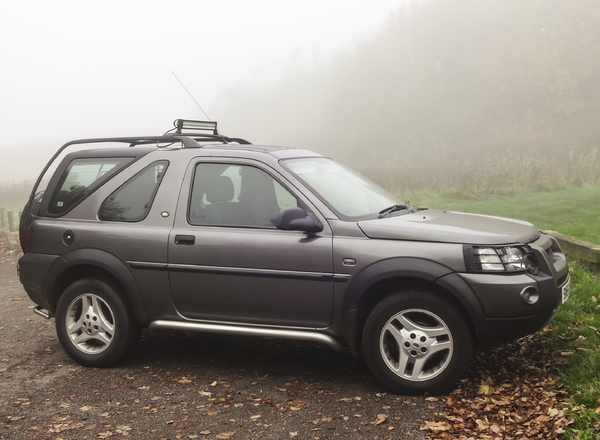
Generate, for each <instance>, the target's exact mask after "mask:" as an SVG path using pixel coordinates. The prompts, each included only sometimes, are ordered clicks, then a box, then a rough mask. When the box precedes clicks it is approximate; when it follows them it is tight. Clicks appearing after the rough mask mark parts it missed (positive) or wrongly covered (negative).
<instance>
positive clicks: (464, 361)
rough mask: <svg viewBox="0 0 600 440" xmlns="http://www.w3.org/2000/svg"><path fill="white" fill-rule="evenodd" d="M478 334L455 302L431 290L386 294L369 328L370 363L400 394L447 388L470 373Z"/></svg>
mask: <svg viewBox="0 0 600 440" xmlns="http://www.w3.org/2000/svg"><path fill="white" fill-rule="evenodd" d="M472 345H473V342H472V337H471V333H470V331H469V328H468V327H467V325H466V324H465V322H464V318H463V317H462V315H461V314H460V313H459V312H458V311H457V310H456V309H455V308H454V306H453V305H452V304H450V303H449V302H447V301H445V300H443V299H442V298H440V297H438V296H436V295H433V294H431V293H428V292H420V291H410V292H399V293H396V294H393V295H391V296H388V297H386V298H384V299H383V300H382V301H381V302H380V303H379V304H377V305H376V306H375V308H374V309H373V310H372V311H371V313H370V314H369V317H368V318H367V322H366V323H365V327H364V329H363V352H364V355H365V358H366V360H367V363H368V365H369V368H370V369H371V371H372V372H373V374H374V375H375V377H377V379H378V380H379V381H380V382H381V383H383V384H384V385H385V386H386V387H388V388H389V389H391V390H393V391H395V392H397V393H399V394H422V393H425V392H428V393H430V394H438V393H441V392H443V391H445V390H447V389H448V388H450V387H451V386H452V385H454V384H455V383H456V382H457V381H458V380H459V379H460V378H461V377H462V376H463V375H464V373H465V371H466V369H467V367H468V365H469V361H470V359H471V355H472V350H473V349H472Z"/></svg>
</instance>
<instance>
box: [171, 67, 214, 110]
mask: <svg viewBox="0 0 600 440" xmlns="http://www.w3.org/2000/svg"><path fill="white" fill-rule="evenodd" d="M171 73H172V74H173V76H174V77H175V79H176V80H177V81H179V84H181V87H183V90H185V91H186V92H187V94H188V95H190V98H192V99H193V100H194V102H195V103H196V105H197V106H198V108H199V109H200V110H202V113H204V116H206V119H208V120H209V121H211V122H212V119H210V118H209V117H208V115H207V114H206V112H205V111H204V109H203V108H202V107H200V104H198V101H196V99H195V98H194V97H193V96H192V94H191V93H190V91H189V90H188V89H187V88H186V87H185V86H184V85H183V83H182V82H181V80H180V79H179V78H177V75H175V72H173V71H172V70H171Z"/></svg>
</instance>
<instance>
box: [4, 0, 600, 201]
mask: <svg viewBox="0 0 600 440" xmlns="http://www.w3.org/2000/svg"><path fill="white" fill-rule="evenodd" d="M109 3H110V2H109ZM200 3H201V4H203V5H204V3H203V2H199V3H198V4H200ZM225 3H227V2H225ZM259 3H260V2H259ZM267 3H269V4H270V8H271V9H263V10H260V8H259V10H258V13H257V11H256V10H253V8H252V7H251V6H246V8H247V9H242V10H232V11H230V14H229V15H225V16H223V21H219V24H218V26H214V27H213V24H207V22H206V21H205V20H202V19H201V17H202V11H201V10H200V11H196V12H197V13H198V16H197V17H194V16H193V14H185V12H184V13H183V14H182V15H180V14H178V13H175V11H174V10H173V7H171V13H170V14H169V15H167V16H165V17H164V18H163V21H153V19H152V17H154V16H152V17H150V15H148V14H150V12H151V11H152V10H155V12H156V11H158V12H160V8H159V9H157V6H156V5H158V4H160V3H158V2H156V3H154V2H149V3H148V5H149V6H148V8H146V6H143V5H146V3H143V4H141V3H137V4H138V6H139V10H138V11H135V14H133V11H129V13H130V14H133V15H128V16H116V17H113V16H104V15H103V14H104V13H103V12H102V11H103V9H102V8H101V7H100V6H98V7H97V8H98V10H97V11H94V14H97V15H93V14H92V15H90V16H89V22H84V23H83V24H76V29H79V31H80V32H82V33H83V34H84V35H85V29H84V28H85V27H86V26H88V27H89V26H92V27H93V28H94V29H99V28H98V26H100V27H102V26H104V27H106V26H107V25H108V23H107V22H106V21H104V20H107V21H108V22H112V21H111V20H113V19H115V20H117V22H118V23H117V26H116V27H114V26H113V27H111V28H110V29H111V32H115V33H116V34H117V35H118V38H117V39H116V40H114V39H112V38H108V37H106V38H105V40H106V42H107V44H108V43H110V44H117V45H119V44H120V45H125V46H127V47H129V49H128V50H127V51H125V52H124V53H121V52H120V51H118V50H116V49H115V52H114V53H112V52H111V50H110V47H112V46H110V44H109V45H108V46H107V48H106V50H100V49H101V48H102V47H103V46H102V40H100V42H99V43H98V44H99V45H98V46H94V47H93V49H94V50H95V51H96V53H97V56H98V60H97V61H98V62H97V64H95V65H92V66H89V65H85V64H83V65H82V64H81V63H80V62H79V61H78V60H79V59H80V58H79V57H78V55H77V51H84V50H85V47H84V46H85V40H83V42H82V41H79V40H78V35H77V32H67V31H64V32H63V31H60V32H62V33H63V34H64V35H63V34H61V35H62V36H61V38H62V39H63V40H64V44H67V45H72V46H73V48H74V51H73V53H72V59H71V60H70V61H69V63H70V64H69V66H70V68H69V69H67V70H65V69H60V66H58V68H59V70H61V73H60V74H61V75H64V76H67V78H69V81H70V84H71V86H72V85H73V84H75V85H76V86H77V89H73V88H68V89H67V90H66V91H64V92H63V91H61V90H56V89H54V88H53V86H52V84H51V83H50V82H48V83H47V84H46V86H47V87H49V88H51V89H52V90H54V94H53V95H52V97H51V98H49V99H47V100H46V101H43V102H40V101H38V100H37V99H36V95H35V94H28V93H27V90H26V89H27V87H28V86H27V85H22V88H21V89H18V88H17V92H18V96H19V97H18V98H15V97H14V96H12V97H9V99H8V101H6V100H5V97H1V98H2V99H1V102H3V103H4V104H2V106H3V112H7V111H10V112H11V115H12V116H11V117H12V118H13V119H10V118H8V120H7V119H6V116H3V122H2V123H3V126H4V128H5V131H11V128H13V127H14V125H15V124H17V125H18V123H19V122H16V121H17V120H19V121H22V120H23V119H25V120H27V118H28V117H29V115H30V114H36V115H37V116H36V119H35V120H33V121H30V123H29V124H28V126H27V128H25V129H24V130H23V129H21V130H17V131H15V132H12V133H11V136H13V137H12V138H10V139H11V140H10V141H9V142H8V143H7V142H6V141H3V144H2V146H0V148H9V147H11V146H13V148H12V149H11V150H10V151H11V153H10V154H9V156H11V157H12V156H14V157H17V156H18V154H17V151H26V150H27V148H30V147H29V146H28V145H29V144H31V145H33V144H36V143H37V144H44V148H47V145H49V142H48V141H52V144H51V147H49V148H50V151H49V154H48V157H49V156H50V154H51V153H53V152H54V151H55V150H56V148H58V147H59V146H60V144H62V143H63V142H66V141H68V140H70V139H72V138H78V137H97V136H116V135H139V134H148V135H154V134H160V133H162V132H164V131H166V130H167V129H169V128H171V127H170V124H171V122H172V120H173V119H176V118H180V117H187V118H194V119H204V116H203V115H202V113H201V112H200V110H199V109H198V108H197V107H196V106H195V104H194V103H193V101H192V100H191V99H190V98H189V96H187V94H186V93H185V91H184V90H183V89H182V88H181V86H180V85H179V84H178V83H177V81H176V80H175V79H174V78H173V77H172V76H171V75H172V74H171V71H175V72H176V73H177V75H178V77H179V78H180V79H181V80H182V81H183V82H184V84H186V87H187V88H188V89H189V90H190V92H191V93H192V94H193V95H194V97H195V98H196V99H197V100H198V101H199V102H201V103H202V105H203V107H204V109H205V110H206V111H207V113H208V114H209V116H210V117H211V118H212V119H213V120H217V121H218V122H219V128H220V130H221V132H222V133H224V134H226V135H228V136H236V137H243V138H246V139H248V140H250V141H251V142H253V143H256V144H278V145H289V146H295V147H300V148H308V149H311V150H313V151H316V152H319V153H321V154H324V155H329V156H331V157H333V158H335V159H337V160H339V161H341V162H343V163H346V164H348V165H350V166H352V167H353V168H355V169H357V170H358V171H360V172H362V173H363V174H366V175H367V176H368V177H370V178H371V179H373V180H375V181H377V182H378V183H380V184H382V186H384V187H386V188H387V189H389V190H391V191H392V192H395V193H396V194H397V195H399V196H400V197H401V198H402V196H403V194H405V193H408V194H411V193H415V192H418V191H422V190H429V189H431V190H438V191H440V190H447V191H464V190H469V191H485V192H494V191H497V190H498V189H508V190H525V191H535V190H543V189H551V188H553V187H556V186H557V185H566V184H581V183H583V182H587V181H593V182H595V181H597V179H598V177H599V176H600V166H599V164H598V158H597V153H598V145H599V140H600V124H599V123H598V115H599V114H600V113H599V110H600V108H599V107H600V100H599V98H600V53H599V52H600V3H598V2H596V1H587V0H569V1H567V0H528V1H527V2H523V1H518V0H452V1H442V0H420V1H406V2H384V3H379V4H378V3H377V2H374V3H373V5H375V4H378V5H379V7H378V8H377V7H376V6H372V5H369V6H367V7H366V8H367V9H361V8H364V6H358V2H356V3H355V2H332V3H331V5H334V4H335V7H333V6H332V7H327V6H323V5H327V4H328V2H321V3H316V2H315V3H311V2H307V3H306V5H305V6H301V5H300V4H298V6H292V3H288V2H267ZM11 4H12V3H11ZM173 4H174V5H175V7H174V9H175V10H176V9H177V5H180V6H185V5H188V6H189V5H190V3H187V2H174V3H173ZM238 4H240V5H241V3H238ZM248 4H249V5H250V4H253V3H248ZM294 5H295V4H294ZM302 5H303V4H302ZM319 5H321V6H319ZM45 7H46V8H52V6H45ZM74 7H75V8H77V7H80V8H83V6H74ZM242 8H243V7H242ZM319 8H320V9H319ZM365 11H370V12H369V13H367V12H365ZM373 11H376V12H373ZM48 12H49V13H50V12H51V11H48ZM236 12H237V13H236ZM215 14H217V13H216V12H215ZM252 14H255V15H252ZM369 14H370V15H369ZM216 16H218V14H217V15H216ZM4 17H5V16H4ZM134 17H135V18H134ZM257 17H258V18H257ZM350 17H354V20H356V21H355V22H352V20H353V19H351V18H350ZM145 19H148V20H147V21H145ZM253 19H256V20H257V22H256V23H255V22H253ZM0 20H4V18H0ZM40 20H41V21H43V20H42V19H40ZM65 20H66V19H65ZM209 21H210V20H209ZM342 22H343V23H346V25H347V26H348V28H344V27H343V26H342V27H340V28H336V26H338V25H339V23H342ZM140 23H142V24H143V25H142V26H141V27H140ZM63 24H64V25H65V26H66V25H67V24H68V23H63ZM46 25H51V26H52V31H55V30H56V28H57V27H58V28H60V26H61V24H60V23H58V26H57V23H46ZM71 25H72V24H71ZM77 26H81V27H77ZM188 26H194V29H195V31H196V32H197V36H196V37H195V39H190V38H189V35H188V34H181V32H183V31H182V30H181V29H182V28H187V27H188ZM293 26H297V28H294V29H295V31H294V32H292V33H291V34H293V35H294V38H297V39H296V40H286V38H287V37H285V38H284V36H285V35H287V32H288V30H289V29H290V28H293ZM205 27H208V28H210V29H209V30H210V31H209V32H207V31H206V29H204V28H205ZM240 29H241V31H240ZM60 32H59V33H60ZM104 32H106V29H104ZM20 35H22V32H21V34H20ZM103 35H104V34H103ZM106 35H108V34H106ZM233 36H235V38H233ZM173 37H175V38H173ZM39 38H40V39H39V40H37V42H38V43H41V44H43V36H39ZM2 40H5V39H4V38H3V39H2ZM305 40H306V41H305ZM142 42H145V43H144V44H146V43H148V42H151V43H152V44H151V45H150V47H151V48H152V51H150V52H148V48H147V47H146V46H144V48H143V50H142V47H141V46H139V45H141V44H142ZM20 44H22V42H20V41H12V42H11V43H7V42H6V41H2V42H1V43H0V45H2V46H4V49H3V50H6V46H7V45H11V46H13V47H12V49H11V50H13V52H14V53H15V54H16V53H17V52H18V47H19V45H20ZM32 44H35V43H32ZM280 44H281V46H280ZM2 46H0V47H2ZM174 46H177V48H175V47H174ZM182 48H183V49H182ZM75 49H77V50H75ZM179 50H183V51H184V52H185V54H186V55H185V56H182V55H181V52H178V51H179ZM98 51H99V52H98ZM173 51H175V52H176V53H177V54H178V57H177V59H175V58H173V57H172V56H171V55H170V54H172V53H173ZM50 52H52V51H50ZM218 52H227V54H228V55H229V58H227V62H225V63H224V64H219V63H218V62H211V56H212V57H213V58H212V60H213V61H216V60H217V59H218V57H217V53H218ZM17 58H18V56H17ZM50 58H51V53H50V54H48V59H45V60H42V61H43V62H42V63H41V64H40V65H39V68H40V69H41V71H43V72H46V73H47V74H48V75H49V76H48V78H52V76H51V74H50V73H49V71H48V68H49V67H54V68H56V67H57V66H53V65H52V64H50V63H51V60H50ZM5 59H6V58H5ZM8 59H10V58H8ZM20 62H24V60H21V61H20ZM8 65H9V66H11V63H9V64H8ZM12 67H14V65H12ZM12 67H10V68H12ZM17 67H18V65H17ZM96 70H100V71H102V72H104V75H105V79H106V78H111V81H108V80H106V81H99V80H98V79H97V77H96V76H94V75H95V73H94V75H92V72H96ZM15 71H16V72H18V73H19V75H21V76H22V75H25V76H26V77H27V75H31V74H32V73H28V72H23V69H18V68H17V69H15ZM38 74H39V72H38ZM131 74H133V78H134V80H133V81H131V80H129V81H126V82H123V81H122V83H121V84H120V85H118V86H115V87H116V93H114V92H115V90H113V89H111V88H110V87H111V85H112V84H118V83H119V82H118V79H119V78H125V77H127V78H129V79H131V78H132V76H131ZM3 75H5V73H3ZM136 76H139V81H136V80H135V78H136ZM42 77H44V76H43V75H42ZM32 78H33V77H32ZM36 78H38V77H36ZM148 78H153V79H154V80H153V81H150V82H146V81H147V79H148ZM21 79H22V78H13V82H16V83H17V84H25V83H23V82H22V81H21V82H19V81H20V80H21ZM92 79H95V81H96V82H92V81H91V80H92ZM112 80H117V81H115V82H112ZM211 84H212V85H213V86H214V87H211ZM2 87H3V92H2V93H3V95H7V91H6V89H7V88H12V89H15V87H14V86H13V85H11V84H8V83H4V84H3V86H2ZM140 92H141V94H140ZM139 96H143V99H140V98H139ZM106 100H108V101H110V103H111V105H109V106H107V105H106ZM7 102H9V103H10V104H9V105H7ZM54 102H55V103H56V106H57V107H56V108H54V105H55V104H54ZM205 103H206V106H205ZM8 106H9V107H10V109H8V110H7V109H5V108H4V107H8ZM64 107H68V108H69V109H70V110H73V109H75V110H76V113H64V112H63V111H57V109H62V108H64ZM11 109H12V110H11ZM65 115H66V116H65ZM57 127H59V128H60V130H57ZM25 133H26V134H27V136H26V138H27V144H28V145H25V144H24V143H23V136H24V135H25ZM48 133H50V134H51V136H49V135H48ZM15 144H20V145H19V147H18V148H17V147H14V145H15ZM15 148H17V149H15ZM6 151H9V150H6ZM44 151H46V150H44ZM2 152H3V150H2V149H0V153H2ZM3 156H5V157H6V154H4V155H3ZM29 156H30V159H31V157H32V155H31V154H30V155H29ZM38 156H39V154H38ZM36 157H37V156H36ZM20 166H21V165H19V166H18V167H15V168H19V169H20ZM42 166H43V163H42V165H41V166H39V169H41V167H42ZM33 174H34V175H33V176H30V175H25V174H22V176H23V177H24V178H27V179H33V178H35V175H36V174H37V173H33ZM17 180H18V179H16V178H15V177H12V182H15V181H17ZM1 181H2V180H0V182H1Z"/></svg>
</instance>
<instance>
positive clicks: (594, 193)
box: [396, 183, 600, 244]
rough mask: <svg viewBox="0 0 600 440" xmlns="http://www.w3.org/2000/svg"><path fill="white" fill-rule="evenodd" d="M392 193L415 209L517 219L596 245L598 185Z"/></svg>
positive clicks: (599, 211) (598, 238) (599, 235)
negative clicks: (539, 189) (513, 190)
mask: <svg viewBox="0 0 600 440" xmlns="http://www.w3.org/2000/svg"><path fill="white" fill-rule="evenodd" d="M396 193H397V195H398V196H399V197H400V198H401V199H403V200H407V199H408V200H410V201H411V202H413V204H414V205H416V206H428V207H431V208H444V209H452V210H455V211H468V212H475V213H478V214H489V215H497V216H501V217H510V218H518V219H520V220H526V221H529V222H531V223H533V224H534V225H536V226H537V227H538V228H540V229H550V230H554V231H558V232H562V233H563V234H568V235H572V236H574V237H578V238H581V239H583V240H587V241H591V242H592V243H599V244H600V228H599V227H598V218H599V217H600V183H594V184H582V185H579V186H575V185H573V186H570V187H565V188H562V189H559V190H556V191H545V192H544V191H542V192H536V193H529V192H519V193H504V194H502V193H499V194H489V193H472V194H467V195H465V194H464V193H461V194H457V193H452V192H447V193H441V194H433V193H419V192H416V193H412V194H402V191H396Z"/></svg>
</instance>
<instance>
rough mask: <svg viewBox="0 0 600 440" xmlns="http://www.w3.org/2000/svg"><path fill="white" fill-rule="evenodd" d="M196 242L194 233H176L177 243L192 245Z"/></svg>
mask: <svg viewBox="0 0 600 440" xmlns="http://www.w3.org/2000/svg"><path fill="white" fill-rule="evenodd" d="M194 243H196V237H195V236H194V235H176V236H175V244H181V245H187V246H191V245H193V244H194Z"/></svg>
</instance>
